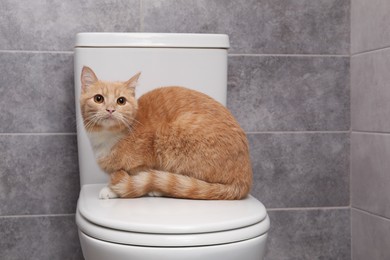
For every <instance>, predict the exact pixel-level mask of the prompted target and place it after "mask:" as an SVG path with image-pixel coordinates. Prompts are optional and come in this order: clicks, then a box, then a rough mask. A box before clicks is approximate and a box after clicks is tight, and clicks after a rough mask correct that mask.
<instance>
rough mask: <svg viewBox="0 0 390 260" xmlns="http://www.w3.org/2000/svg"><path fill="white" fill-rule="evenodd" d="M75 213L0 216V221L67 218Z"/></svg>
mask: <svg viewBox="0 0 390 260" xmlns="http://www.w3.org/2000/svg"><path fill="white" fill-rule="evenodd" d="M75 214H76V213H68V214H36V215H7V216H0V219H4V218H39V217H69V216H74V215H75Z"/></svg>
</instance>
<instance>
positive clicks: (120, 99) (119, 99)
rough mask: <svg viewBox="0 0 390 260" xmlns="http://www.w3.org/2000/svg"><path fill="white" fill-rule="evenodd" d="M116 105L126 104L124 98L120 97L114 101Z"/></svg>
mask: <svg viewBox="0 0 390 260" xmlns="http://www.w3.org/2000/svg"><path fill="white" fill-rule="evenodd" d="M116 103H118V105H122V106H123V105H124V104H126V98H124V97H120V98H118V99H117V100H116Z"/></svg>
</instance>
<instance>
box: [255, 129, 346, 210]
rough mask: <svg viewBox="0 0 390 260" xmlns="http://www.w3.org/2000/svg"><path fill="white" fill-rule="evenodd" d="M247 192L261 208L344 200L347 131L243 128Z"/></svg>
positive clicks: (336, 203)
mask: <svg viewBox="0 0 390 260" xmlns="http://www.w3.org/2000/svg"><path fill="white" fill-rule="evenodd" d="M248 139H249V143H250V147H251V159H252V168H253V174H254V184H253V188H252V191H251V193H252V195H254V196H255V197H257V198H258V199H259V200H260V201H262V202H263V203H264V204H265V206H266V207H267V208H284V207H328V206H348V205H349V134H347V133H346V134H342V133H340V134H311V133H308V134H283V133H280V134H249V135H248Z"/></svg>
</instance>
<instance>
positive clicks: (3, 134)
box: [0, 133, 76, 136]
mask: <svg viewBox="0 0 390 260" xmlns="http://www.w3.org/2000/svg"><path fill="white" fill-rule="evenodd" d="M6 135H11V136H20V135H22V136H23V135H76V133H0V136H6Z"/></svg>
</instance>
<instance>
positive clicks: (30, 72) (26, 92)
mask: <svg viewBox="0 0 390 260" xmlns="http://www.w3.org/2000/svg"><path fill="white" fill-rule="evenodd" d="M73 82H74V79H73V58H72V55H71V54H64V53H62V54H58V53H56V54H55V53H24V52H22V53H9V52H3V53H1V52H0V86H1V87H0V103H1V104H2V112H1V113H0V121H1V124H0V132H3V133H14V132H16V133H34V132H75V131H76V117H75V100H74V87H73V85H74V83H73Z"/></svg>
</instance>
